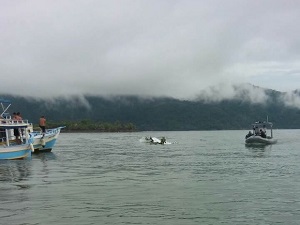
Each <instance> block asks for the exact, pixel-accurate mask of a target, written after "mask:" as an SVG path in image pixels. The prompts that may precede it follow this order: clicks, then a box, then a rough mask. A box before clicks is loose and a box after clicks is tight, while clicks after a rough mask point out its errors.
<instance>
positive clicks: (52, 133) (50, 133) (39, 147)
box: [31, 126, 65, 153]
mask: <svg viewBox="0 0 300 225" xmlns="http://www.w3.org/2000/svg"><path fill="white" fill-rule="evenodd" d="M64 127H65V126H61V127H56V128H51V129H46V132H45V133H42V132H41V131H33V130H32V132H31V135H32V136H33V138H34V142H33V147H34V149H35V153H39V152H50V151H51V150H52V149H53V147H54V145H55V143H56V140H57V138H58V136H59V134H60V131H61V129H63V128H64ZM31 129H32V128H31Z"/></svg>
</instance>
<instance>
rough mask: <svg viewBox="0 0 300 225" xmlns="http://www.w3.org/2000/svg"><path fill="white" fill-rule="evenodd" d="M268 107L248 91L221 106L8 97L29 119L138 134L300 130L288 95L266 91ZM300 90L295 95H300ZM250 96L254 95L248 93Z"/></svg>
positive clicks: (127, 98) (176, 101)
mask: <svg viewBox="0 0 300 225" xmlns="http://www.w3.org/2000/svg"><path fill="white" fill-rule="evenodd" d="M265 93H266V95H267V96H268V99H267V100H266V101H265V102H256V103H255V102H254V103H252V102H251V101H250V100H249V98H248V97H247V92H245V91H244V92H240V94H241V97H239V98H233V99H226V100H221V101H207V100H206V101H204V100H201V99H198V100H197V101H196V100H195V101H188V100H179V99H174V98H163V97H162V98H142V97H138V96H115V97H111V98H107V97H99V96H84V97H83V98H82V97H81V98H79V97H73V98H56V99H52V100H47V99H33V98H24V97H19V96H11V95H2V96H1V97H2V98H7V99H10V100H11V101H12V103H13V104H12V106H11V108H10V110H9V111H10V112H11V113H12V112H21V113H22V115H23V117H24V118H27V119H29V120H30V121H31V122H33V123H38V119H39V117H40V115H45V116H46V117H47V119H48V121H54V122H62V123H63V121H81V120H87V119H88V120H92V121H97V122H99V121H100V122H115V121H120V122H125V123H128V122H129V123H133V124H134V125H135V126H136V127H137V128H138V130H141V131H143V130H228V129H250V124H251V123H252V122H254V121H257V120H260V121H263V120H266V117H267V116H268V117H269V120H270V121H272V122H273V123H274V128H275V129H276V128H278V129H299V128H300V109H299V108H297V107H292V106H291V105H286V104H285V102H284V97H285V95H284V93H282V92H278V91H274V90H265ZM299 93H300V92H299V91H295V94H297V95H299ZM248 94H249V93H248Z"/></svg>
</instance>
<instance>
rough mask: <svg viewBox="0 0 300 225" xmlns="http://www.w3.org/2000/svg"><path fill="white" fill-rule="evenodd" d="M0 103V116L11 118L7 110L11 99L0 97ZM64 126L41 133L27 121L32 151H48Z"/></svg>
mask: <svg viewBox="0 0 300 225" xmlns="http://www.w3.org/2000/svg"><path fill="white" fill-rule="evenodd" d="M0 104H1V107H2V113H1V117H2V118H7V119H11V116H10V113H9V112H8V109H9V107H10V106H11V101H10V100H6V99H0ZM27 123H28V121H27ZM64 127H65V126H61V127H56V128H51V129H46V131H45V133H42V131H41V130H40V129H39V130H38V131H34V130H33V124H32V123H28V124H27V125H26V128H27V132H28V133H30V135H31V136H32V137H33V140H34V141H33V143H32V144H33V148H34V150H35V151H34V153H39V152H50V151H51V150H52V149H53V147H54V145H55V143H56V140H57V138H58V136H59V134H60V131H61V129H63V128H64Z"/></svg>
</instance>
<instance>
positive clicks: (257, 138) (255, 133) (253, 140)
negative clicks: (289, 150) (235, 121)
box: [245, 121, 277, 145]
mask: <svg viewBox="0 0 300 225" xmlns="http://www.w3.org/2000/svg"><path fill="white" fill-rule="evenodd" d="M272 127H273V124H272V123H271V122H268V121H267V122H260V121H258V122H255V123H253V124H252V132H251V131H249V133H248V134H247V135H246V137H245V143H246V144H247V145H270V144H275V143H277V139H274V138H273V129H272ZM267 129H269V130H270V133H269V134H268V133H267Z"/></svg>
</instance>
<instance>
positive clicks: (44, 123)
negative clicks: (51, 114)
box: [39, 116, 46, 134]
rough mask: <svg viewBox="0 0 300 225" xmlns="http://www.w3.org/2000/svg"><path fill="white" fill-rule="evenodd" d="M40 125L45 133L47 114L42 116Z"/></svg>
mask: <svg viewBox="0 0 300 225" xmlns="http://www.w3.org/2000/svg"><path fill="white" fill-rule="evenodd" d="M39 126H40V128H41V129H42V132H43V133H44V134H45V132H46V118H45V116H41V117H40V123H39Z"/></svg>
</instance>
